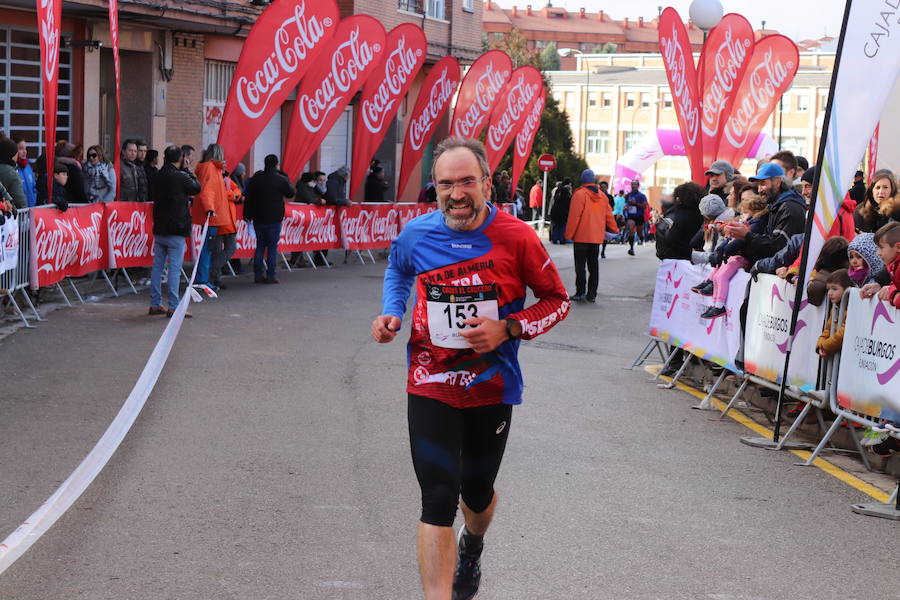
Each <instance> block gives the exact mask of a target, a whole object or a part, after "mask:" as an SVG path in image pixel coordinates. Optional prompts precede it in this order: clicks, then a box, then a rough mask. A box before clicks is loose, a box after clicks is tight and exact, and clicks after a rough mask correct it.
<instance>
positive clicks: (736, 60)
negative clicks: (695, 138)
mask: <svg viewBox="0 0 900 600" xmlns="http://www.w3.org/2000/svg"><path fill="white" fill-rule="evenodd" d="M754 39H755V38H754V34H753V26H752V25H750V22H749V21H748V20H747V19H745V18H744V17H743V16H741V15H738V14H734V13H731V14H727V15H725V16H724V17H722V20H721V21H720V22H719V24H718V25H717V26H716V27H714V28H713V30H712V31H710V32H709V37H707V38H706V43H705V44H704V45H703V53H702V54H701V60H700V70H699V71H698V73H697V77H698V83H699V88H698V89H699V90H700V93H701V95H702V101H701V103H700V105H701V109H700V132H701V137H702V140H703V168H704V169H706V168H708V167H709V165H711V164H712V163H713V161H715V160H716V158H717V156H716V153H717V152H718V149H719V138H720V137H721V135H722V127H723V125H724V123H725V119H726V118H728V115H730V114H731V109H732V107H733V106H734V102H735V100H736V98H737V91H738V85H740V82H741V77H742V76H743V75H744V71H745V69H746V68H747V63H749V62H750V57H751V56H752V54H753V46H754ZM735 166H737V165H735Z"/></svg>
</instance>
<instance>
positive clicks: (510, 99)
mask: <svg viewBox="0 0 900 600" xmlns="http://www.w3.org/2000/svg"><path fill="white" fill-rule="evenodd" d="M539 88H540V85H539V84H537V83H533V84H528V85H526V84H525V75H524V74H522V75H519V79H518V81H516V83H515V85H513V86H512V87H511V88H510V90H509V94H508V95H507V96H506V107H505V109H504V111H503V112H502V113H501V115H500V118H499V119H497V122H496V123H491V124H490V126H489V127H488V132H487V138H486V141H487V146H488V147H489V148H490V149H492V150H494V151H497V152H499V151H500V150H501V149H502V148H503V146H504V145H505V144H504V141H505V140H507V139H509V138H508V136H509V135H510V134H511V133H512V129H513V126H514V125H515V124H516V123H518V122H519V119H520V118H521V116H522V112H523V111H524V110H525V109H526V107H527V106H528V105H529V104H530V103H531V101H532V100H534V97H535V96H536V95H537V93H538V90H539Z"/></svg>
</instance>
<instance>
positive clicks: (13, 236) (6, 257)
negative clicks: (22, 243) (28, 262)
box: [0, 217, 19, 273]
mask: <svg viewBox="0 0 900 600" xmlns="http://www.w3.org/2000/svg"><path fill="white" fill-rule="evenodd" d="M18 262H19V223H18V221H17V220H16V219H14V218H12V217H7V218H6V220H5V221H4V222H3V224H2V225H0V273H5V272H6V271H12V270H13V269H15V268H16V265H18Z"/></svg>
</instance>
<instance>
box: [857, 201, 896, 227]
mask: <svg viewBox="0 0 900 600" xmlns="http://www.w3.org/2000/svg"><path fill="white" fill-rule="evenodd" d="M864 213H868V218H866V217H865V216H863V215H864ZM853 221H854V222H855V224H856V228H857V229H858V230H859V231H863V232H867V233H875V232H876V231H878V230H879V229H881V228H882V227H884V226H885V225H887V224H888V223H890V222H891V221H900V197H898V196H894V197H892V198H888V199H887V200H885V201H884V206H882V205H879V204H877V203H876V202H875V200H872V199H869V198H866V199H865V201H864V202H860V203H859V204H857V205H856V210H854V211H853Z"/></svg>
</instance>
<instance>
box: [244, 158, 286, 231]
mask: <svg viewBox="0 0 900 600" xmlns="http://www.w3.org/2000/svg"><path fill="white" fill-rule="evenodd" d="M293 197H294V188H293V186H291V182H290V181H288V180H287V177H284V176H283V175H281V174H280V173H279V172H278V171H277V170H275V169H266V170H265V171H257V172H256V173H255V174H254V175H253V177H251V178H250V181H248V182H247V193H246V200H245V201H244V218H245V219H248V220H251V221H253V222H254V223H258V224H260V225H269V224H271V223H281V221H283V220H284V199H285V198H293Z"/></svg>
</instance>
